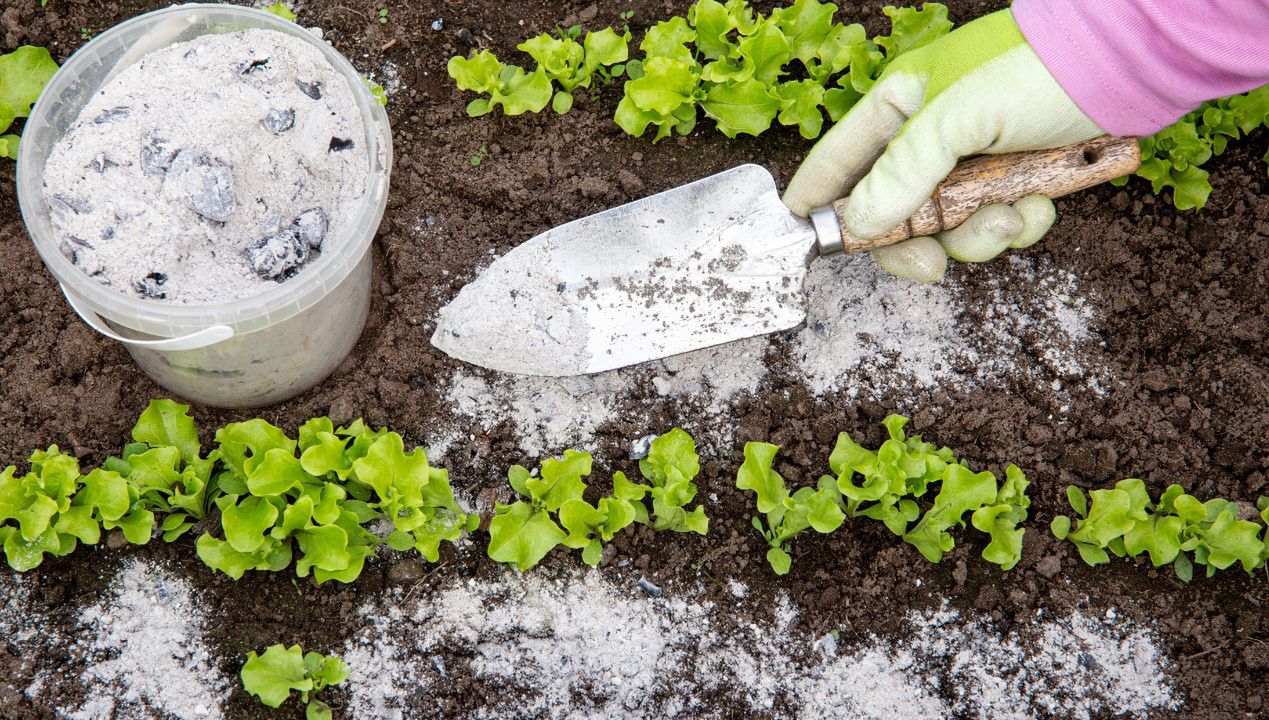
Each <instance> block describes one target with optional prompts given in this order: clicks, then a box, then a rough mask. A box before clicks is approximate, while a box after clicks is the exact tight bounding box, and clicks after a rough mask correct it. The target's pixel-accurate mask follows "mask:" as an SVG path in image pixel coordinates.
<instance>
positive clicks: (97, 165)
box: [90, 152, 132, 173]
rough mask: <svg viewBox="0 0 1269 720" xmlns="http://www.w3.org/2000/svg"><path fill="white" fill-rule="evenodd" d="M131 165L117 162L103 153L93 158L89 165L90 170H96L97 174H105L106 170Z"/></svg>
mask: <svg viewBox="0 0 1269 720" xmlns="http://www.w3.org/2000/svg"><path fill="white" fill-rule="evenodd" d="M131 164H132V163H121V162H117V161H116V160H115V159H114V158H112V157H110V156H109V155H107V154H106V153H104V152H100V153H97V157H95V158H93V161H92V162H91V163H90V165H91V166H92V169H94V170H96V171H97V172H99V173H104V172H106V170H107V169H109V168H112V167H122V166H124V165H131Z"/></svg>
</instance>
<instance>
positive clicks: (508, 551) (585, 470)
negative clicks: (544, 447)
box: [488, 450, 591, 570]
mask: <svg viewBox="0 0 1269 720" xmlns="http://www.w3.org/2000/svg"><path fill="white" fill-rule="evenodd" d="M590 469H591V456H590V453H584V452H578V451H576V450H566V451H564V457H563V459H555V458H548V459H546V460H543V461H542V468H541V477H533V476H532V475H531V474H530V473H529V470H528V469H527V468H525V467H524V466H522V465H512V466H511V469H510V470H508V471H507V481H508V482H510V483H511V487H512V489H514V490H515V491H516V492H517V493H518V494H519V495H520V496H522V497H524V498H526V500H517V501H516V502H513V503H510V504H506V505H504V504H501V503H499V504H498V505H497V507H496V508H495V509H494V513H495V514H494V517H493V520H492V521H491V522H490V523H489V550H488V553H489V557H490V558H493V559H494V560H497V561H498V562H504V563H510V564H513V565H515V566H516V567H517V568H519V569H520V570H528V569H529V568H531V567H533V566H534V565H537V564H538V562H540V561H541V560H542V558H544V557H546V554H547V553H549V552H551V550H553V549H554V548H555V546H557V545H559V544H560V543H563V542H564V541H565V540H566V539H568V537H569V533H566V532H564V531H563V530H562V529H560V526H559V525H558V524H556V522H555V520H554V518H552V516H551V515H552V513H557V512H559V511H560V509H561V508H562V507H563V506H564V504H565V503H566V502H568V501H569V500H581V499H582V494H583V493H584V492H586V483H584V482H582V478H583V477H586V476H588V475H590ZM587 540H588V543H589V540H590V538H587Z"/></svg>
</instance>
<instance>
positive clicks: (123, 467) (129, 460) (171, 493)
mask: <svg viewBox="0 0 1269 720" xmlns="http://www.w3.org/2000/svg"><path fill="white" fill-rule="evenodd" d="M132 439H133V440H134V441H135V442H132V443H129V444H128V445H126V446H124V449H123V453H122V456H121V457H109V458H106V461H105V462H104V463H103V464H102V467H103V468H105V469H107V470H112V471H114V472H117V473H119V474H120V475H122V476H123V477H125V478H127V480H128V492H129V500H130V503H131V507H132V512H131V513H130V514H129V516H128V518H126V519H124V521H121V522H111V521H107V522H106V524H105V527H106V528H107V529H111V528H113V527H116V526H117V527H121V528H122V530H123V533H124V535H125V537H127V539H128V541H129V542H132V543H136V544H145V543H146V542H149V540H150V533H151V531H152V528H153V525H154V518H155V516H156V514H157V515H162V516H163V520H162V522H161V524H160V526H159V528H160V530H161V531H162V533H163V539H164V541H166V542H172V541H173V540H176V539H177V538H179V537H180V536H182V535H184V534H185V533H186V532H187V531H189V529H190V528H192V527H194V525H195V523H197V522H198V521H200V520H202V519H203V518H204V517H206V516H207V513H208V512H209V511H210V510H211V508H212V504H213V503H212V501H213V499H214V496H215V495H216V484H215V481H214V480H213V478H212V470H213V468H214V466H215V460H214V459H212V458H204V457H203V456H202V447H201V445H200V444H199V440H198V428H197V426H195V424H194V419H193V418H192V417H191V416H190V414H189V406H188V405H181V404H180V403H176V402H173V401H171V400H152V401H150V404H149V406H147V407H146V409H145V410H144V411H143V412H142V413H141V416H140V417H138V418H137V423H136V425H135V426H134V427H133V428H132Z"/></svg>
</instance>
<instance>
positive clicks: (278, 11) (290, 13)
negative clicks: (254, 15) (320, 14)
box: [262, 2, 299, 22]
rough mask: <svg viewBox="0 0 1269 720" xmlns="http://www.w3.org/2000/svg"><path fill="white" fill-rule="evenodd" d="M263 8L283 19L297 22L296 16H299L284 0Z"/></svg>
mask: <svg viewBox="0 0 1269 720" xmlns="http://www.w3.org/2000/svg"><path fill="white" fill-rule="evenodd" d="M262 9H263V10H264V11H265V12H267V13H269V14H271V15H277V16H278V17H280V18H282V19H283V20H290V21H291V22H295V18H297V17H299V15H296V14H295V11H294V10H292V9H291V7H290V6H289V5H287V4H286V3H282V2H275V3H273V4H272V5H270V6H268V7H266V8H262Z"/></svg>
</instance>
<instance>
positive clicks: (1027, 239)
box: [784, 10, 1103, 283]
mask: <svg viewBox="0 0 1269 720" xmlns="http://www.w3.org/2000/svg"><path fill="white" fill-rule="evenodd" d="M1102 134H1103V131H1102V129H1101V128H1099V127H1098V126H1097V125H1096V124H1095V123H1094V122H1093V121H1092V120H1090V119H1089V118H1088V116H1086V115H1085V114H1084V113H1083V112H1082V111H1081V110H1080V109H1079V108H1078V107H1077V106H1076V105H1075V102H1074V101H1072V100H1071V98H1070V97H1069V96H1067V94H1066V92H1065V91H1063V90H1062V88H1061V86H1059V85H1058V83H1057V81H1056V80H1054V79H1053V76H1052V75H1051V74H1050V73H1049V71H1048V70H1047V69H1046V68H1045V67H1044V64H1043V63H1042V62H1041V61H1040V58H1039V57H1037V56H1036V54H1035V52H1034V51H1032V49H1031V47H1030V46H1029V45H1027V41H1026V39H1025V38H1024V37H1023V36H1022V32H1021V31H1019V29H1018V26H1017V24H1016V23H1015V22H1014V20H1013V16H1012V15H1011V14H1010V12H1009V11H1008V10H1001V11H999V12H996V13H993V14H991V15H987V16H984V17H982V18H979V19H978V20H975V21H973V22H971V23H969V24H967V25H964V26H962V27H960V28H958V29H956V30H954V31H952V32H951V33H949V34H947V35H945V36H943V37H942V38H939V39H938V40H935V41H934V42H932V43H930V44H929V45H926V46H925V47H921V48H918V49H916V50H912V51H909V52H907V53H904V54H903V55H900V56H899V57H898V58H896V59H895V61H894V62H893V63H891V64H890V66H889V67H887V68H886V70H885V72H883V73H882V75H881V77H880V78H879V79H878V81H877V83H876V85H874V86H873V87H872V88H871V89H870V90H869V91H868V92H867V94H865V95H864V97H863V98H862V99H861V100H860V101H859V103H858V104H856V105H855V107H853V108H851V110H850V111H849V112H848V113H847V114H846V116H845V117H843V118H842V120H841V121H840V122H839V123H837V125H836V126H835V127H833V128H832V129H831V130H829V131H828V133H827V134H826V135H825V136H824V138H823V139H821V140H820V141H819V143H817V144H816V145H815V147H814V148H812V149H811V152H810V154H808V155H807V157H806V160H805V161H804V162H803V163H802V166H801V167H800V168H798V171H797V173H796V174H795V175H794V176H793V180H792V181H791V182H790V183H789V187H788V190H787V191H786V192H785V195H784V202H785V203H786V204H787V205H788V206H789V208H790V209H791V210H793V212H795V213H797V214H799V215H802V216H806V215H807V214H808V213H809V212H810V211H811V210H813V209H815V208H817V207H821V206H823V205H827V204H829V203H831V202H833V201H834V200H837V199H838V198H841V197H845V196H846V195H847V193H849V195H850V199H849V200H848V201H847V203H846V206H845V210H844V213H843V214H842V223H843V225H844V226H845V228H846V229H847V230H849V231H850V232H851V233H852V234H854V235H857V236H859V237H862V238H875V237H879V236H881V235H883V234H885V233H886V232H887V231H889V230H890V229H892V228H894V227H896V226H898V225H900V224H902V223H903V222H904V221H905V220H907V219H908V217H909V216H911V215H912V213H913V212H915V211H916V209H917V208H918V207H920V206H921V204H922V203H924V202H925V201H926V200H928V199H929V198H930V196H931V195H932V194H933V192H934V188H935V186H937V185H938V184H939V183H940V182H941V181H942V180H943V179H944V178H945V177H947V174H948V172H950V171H951V170H952V168H953V167H955V165H956V162H957V160H958V159H959V158H962V157H965V156H967V155H975V154H979V153H1009V152H1018V151H1023V150H1040V149H1047V148H1055V147H1060V146H1062V145H1067V144H1070V143H1073V142H1079V141H1081V140H1088V139H1090V138H1093V137H1097V136H1098V135H1102ZM870 168H871V169H870ZM1054 217H1055V212H1054V209H1053V201H1052V200H1050V199H1049V198H1047V197H1044V196H1042V195H1030V196H1027V197H1024V198H1022V199H1020V200H1018V201H1017V202H1015V203H1014V204H1013V205H1012V206H1009V205H1003V204H1002V205H988V206H986V207H983V208H981V209H979V210H978V211H977V212H976V213H974V214H973V215H972V216H970V218H969V219H968V220H966V221H965V222H964V223H963V224H961V225H960V226H959V227H956V228H954V229H951V230H947V231H945V232H941V233H938V234H937V235H935V236H933V237H916V238H912V239H910V240H905V241H903V242H900V243H896V244H894V245H890V246H887V247H884V248H878V249H876V250H873V251H872V254H873V257H875V258H877V261H878V262H879V263H880V264H881V266H882V267H883V268H885V269H886V270H887V271H889V272H891V273H893V274H895V275H898V276H900V277H905V278H911V279H913V280H918V281H920V282H925V283H930V282H939V281H941V280H942V279H943V273H944V272H945V271H946V269H947V259H948V257H952V258H954V259H956V260H961V261H964V262H982V261H984V260H990V259H992V258H994V257H996V256H997V255H999V254H1000V253H1001V252H1003V251H1004V250H1005V249H1007V248H1022V247H1028V246H1030V245H1033V244H1035V243H1036V242H1037V241H1038V240H1039V239H1040V237H1041V236H1043V235H1044V233H1045V232H1046V231H1048V229H1049V227H1050V226H1051V225H1052V224H1053V220H1054Z"/></svg>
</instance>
